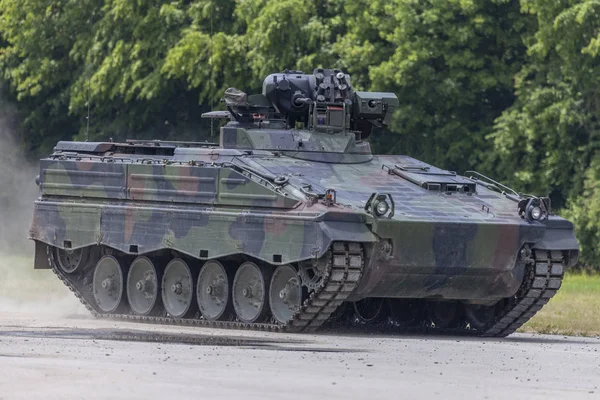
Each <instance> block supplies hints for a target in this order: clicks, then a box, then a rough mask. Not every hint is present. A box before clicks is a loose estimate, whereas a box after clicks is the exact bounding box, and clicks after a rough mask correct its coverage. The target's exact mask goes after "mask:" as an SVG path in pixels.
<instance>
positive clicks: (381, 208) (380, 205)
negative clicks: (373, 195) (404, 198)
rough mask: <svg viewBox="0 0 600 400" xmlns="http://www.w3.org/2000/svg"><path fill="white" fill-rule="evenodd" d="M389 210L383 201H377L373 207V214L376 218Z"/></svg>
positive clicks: (388, 206)
mask: <svg viewBox="0 0 600 400" xmlns="http://www.w3.org/2000/svg"><path fill="white" fill-rule="evenodd" d="M389 209H390V205H389V204H388V203H387V201H385V200H379V201H378V202H377V204H376V205H375V214H377V216H378V217H381V216H384V215H385V214H387V212H388V211H389Z"/></svg>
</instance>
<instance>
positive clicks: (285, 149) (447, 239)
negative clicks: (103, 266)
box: [30, 69, 579, 334]
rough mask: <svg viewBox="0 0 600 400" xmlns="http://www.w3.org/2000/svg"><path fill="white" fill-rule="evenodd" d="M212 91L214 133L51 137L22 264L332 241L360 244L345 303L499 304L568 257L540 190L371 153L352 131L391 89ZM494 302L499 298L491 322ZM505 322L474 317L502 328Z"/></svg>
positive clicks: (281, 261) (216, 256) (229, 255)
mask: <svg viewBox="0 0 600 400" xmlns="http://www.w3.org/2000/svg"><path fill="white" fill-rule="evenodd" d="M225 102H226V104H227V108H228V111H227V112H215V113H209V114H208V115H206V116H207V117H209V118H223V117H225V118H227V119H229V122H228V123H227V124H225V125H224V126H223V127H222V128H221V137H220V143H219V144H213V143H179V142H161V141H128V142H126V143H112V142H110V143H77V142H59V143H58V144H57V146H56V147H55V150H54V153H53V154H52V155H50V156H49V157H47V158H45V159H43V160H41V163H40V176H39V187H40V190H41V197H40V198H39V199H38V201H37V202H36V203H35V210H34V216H33V222H32V226H31V230H30V237H31V239H33V240H35V241H36V268H50V267H51V266H52V265H51V264H52V257H47V253H48V251H47V250H46V248H47V246H50V248H51V249H55V250H56V251H63V252H65V251H66V252H73V251H76V250H78V249H85V248H92V247H95V248H105V249H110V251H111V252H112V253H111V254H119V255H122V256H123V257H125V258H126V257H129V256H130V257H132V258H134V257H139V256H141V255H149V256H151V255H153V254H163V253H164V252H165V251H169V252H171V253H174V254H177V255H178V256H180V257H185V258H186V259H188V260H190V264H194V266H193V267H192V268H195V269H199V268H200V267H201V266H202V265H203V263H204V262H206V261H207V260H232V259H236V260H251V261H253V262H255V263H260V264H261V265H263V266H265V268H267V269H268V268H272V269H275V268H277V266H280V265H291V266H293V267H294V268H295V269H297V270H298V271H300V270H302V265H303V263H306V262H312V263H313V264H315V263H318V260H323V259H326V258H328V257H330V256H329V255H328V254H329V253H330V252H331V251H333V252H334V257H336V256H335V254H337V253H335V247H334V244H335V243H346V245H345V246H346V247H345V249H346V253H347V254H350V253H352V250H353V249H358V247H355V246H357V245H358V246H360V249H361V252H362V253H361V254H362V256H361V257H363V260H362V261H361V263H362V266H361V267H360V268H361V270H360V279H358V280H357V281H356V284H355V285H354V286H352V290H351V291H350V292H349V293H348V294H347V296H345V297H344V298H343V300H344V301H346V302H349V301H351V302H360V301H362V300H363V299H374V298H375V299H422V300H427V301H429V302H430V304H437V302H439V301H456V303H457V304H466V305H469V304H476V305H486V306H489V305H494V304H500V303H502V304H504V305H503V307H504V306H505V305H506V304H508V303H511V302H512V303H515V304H517V303H518V301H517V300H515V299H516V297H518V296H521V298H522V297H523V296H525V295H524V294H523V293H532V291H533V290H534V289H535V287H536V284H538V285H539V282H540V279H541V276H542V275H543V273H540V272H539V265H540V262H542V263H543V262H546V263H547V265H548V266H549V267H548V268H547V273H546V275H545V276H546V278H547V280H546V281H544V282H545V286H544V287H543V288H538V289H540V299H541V298H542V297H543V298H544V299H547V298H549V297H551V295H552V294H554V293H555V290H554V289H558V288H554V287H552V285H555V284H554V283H553V282H554V281H553V280H552V279H554V278H552V277H553V276H554V277H556V276H560V277H561V276H562V269H561V270H560V271H558V267H556V266H555V264H557V265H559V264H560V265H561V268H564V267H566V266H569V265H573V264H574V263H576V261H577V258H578V254H579V250H578V243H577V240H576V238H575V236H574V233H573V225H572V224H571V223H570V222H568V221H566V220H564V219H562V218H560V217H558V216H555V215H553V214H552V213H551V209H550V202H549V199H546V198H538V197H533V196H523V195H519V194H517V193H515V192H514V191H512V190H510V189H509V188H506V187H504V186H502V185H501V184H499V183H497V182H494V181H492V180H491V179H489V178H486V177H484V176H482V175H480V174H477V173H475V172H471V173H466V174H465V175H464V176H460V175H458V174H456V173H454V172H450V171H445V170H442V169H439V168H436V167H434V166H432V165H429V164H426V163H424V162H421V161H419V160H416V159H414V158H411V157H409V156H405V155H373V154H372V153H371V149H370V145H369V143H368V141H366V138H367V137H368V135H369V134H370V132H371V129H372V127H373V126H386V125H387V124H388V123H389V121H390V118H391V115H392V113H393V112H394V110H395V107H396V106H397V104H398V101H397V98H396V97H395V95H393V94H390V93H366V92H354V91H353V90H352V87H351V85H350V77H349V76H348V75H345V74H343V73H342V72H340V71H331V70H323V69H319V70H316V71H315V72H314V74H312V75H305V74H302V73H301V72H296V71H286V72H284V73H280V74H273V75H270V76H269V77H267V78H266V80H265V83H264V85H263V93H262V95H254V96H245V95H244V94H243V93H241V92H239V91H228V93H226V99H225ZM352 244H356V245H352ZM341 248H342V247H340V249H341ZM332 249H333V250H332ZM161 252H162V253H161ZM347 259H348V260H350V261H348V262H349V263H350V264H352V261H351V260H352V259H351V258H347ZM128 260H131V259H128ZM194 260H195V261H194ZM553 263H555V264H553ZM342 264H343V263H342ZM350 264H349V265H350ZM333 265H334V268H335V266H336V264H335V262H333ZM350 266H351V265H350ZM232 268H233V269H234V270H235V267H232ZM532 269H534V270H535V271H534V272H531V271H532ZM542 269H543V268H542ZM540 274H541V275H540ZM300 278H302V279H301V280H306V277H305V275H302V274H300ZM300 278H299V279H300ZM325 278H326V277H324V279H325ZM528 279H531V282H530V283H526V281H527V282H528ZM536 279H537V281H536ZM536 282H538V283H536ZM302 283H303V286H307V285H306V284H305V283H306V282H304V281H303V282H302ZM309 286H310V285H309ZM524 287H525V289H527V290H526V291H524V290H525V289H524ZM532 288H533V289H532ZM325 290H326V289H325ZM535 290H537V289H535ZM553 290H554V291H553ZM527 296H529V294H527ZM519 301H520V300H519ZM545 301H547V300H545ZM340 302H341V301H340ZM505 303H506V304H505ZM512 303H511V304H512ZM541 303H542V301H541V300H540V301H538V300H537V299H536V303H535V304H541ZM518 304H521V303H518ZM521 305H522V304H521ZM542 305H543V304H542ZM530 306H531V304H530V305H528V307H530ZM534 306H535V305H534ZM433 307H434V308H435V307H437V306H433ZM498 307H500V306H497V308H498ZM430 308H431V307H430ZM539 308H541V305H540V307H539ZM539 308H536V309H533V313H535V311H537V309H539ZM425 309H427V307H425ZM503 310H504V308H503ZM530 311H531V310H530ZM507 312H508V311H507ZM507 312H505V311H497V315H496V317H497V318H498V321H500V322H499V323H502V324H504V320H503V319H502V318H505V319H506V318H507V317H505V315H508V314H507ZM513 312H514V311H513ZM434 313H435V312H434ZM502 313H504V314H502ZM327 315H329V314H327ZM467 315H469V314H468V313H467ZM522 315H524V314H523V313H521V314H519V318H521V319H523V316H522ZM433 320H435V318H433ZM506 321H508V320H506ZM515 321H517V319H515ZM519 321H520V320H519ZM509 322H510V321H509ZM509 322H506V327H499V325H498V326H496V325H495V326H493V327H492V328H489V327H488V328H489V329H488V328H486V329H488V331H487V332H488V333H490V334H496V331H497V334H507V332H508V333H510V332H509V329H508V326H512V325H514V324H516V323H517V322H510V323H509ZM435 324H436V323H435V322H434V325H435ZM437 324H438V325H441V324H440V323H439V322H438V323H437ZM473 325H474V324H473V323H472V324H471V326H473ZM490 329H491V330H490ZM515 329H516V328H515Z"/></svg>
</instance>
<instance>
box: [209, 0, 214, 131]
mask: <svg viewBox="0 0 600 400" xmlns="http://www.w3.org/2000/svg"><path fill="white" fill-rule="evenodd" d="M214 6H215V5H214V3H213V4H211V7H210V58H209V60H210V91H209V92H210V94H209V96H210V111H211V112H213V111H214V108H215V101H214V86H213V85H214V82H213V81H214V78H215V77H214V68H213V8H214ZM214 121H215V119H214V118H211V119H210V137H213V136H214V132H215V130H214V125H215V123H214Z"/></svg>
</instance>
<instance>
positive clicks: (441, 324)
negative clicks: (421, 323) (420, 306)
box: [427, 301, 458, 328]
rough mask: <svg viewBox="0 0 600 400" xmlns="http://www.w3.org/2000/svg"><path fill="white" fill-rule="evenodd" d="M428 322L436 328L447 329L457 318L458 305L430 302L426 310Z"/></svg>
mask: <svg viewBox="0 0 600 400" xmlns="http://www.w3.org/2000/svg"><path fill="white" fill-rule="evenodd" d="M427 311H428V312H427V314H428V316H429V320H430V321H431V323H433V325H435V327H436V328H449V327H451V326H453V325H454V323H455V322H456V320H457V316H458V304H457V303H456V302H455V301H432V302H430V303H429V307H428V310H427Z"/></svg>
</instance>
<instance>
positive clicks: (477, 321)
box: [465, 304, 496, 330]
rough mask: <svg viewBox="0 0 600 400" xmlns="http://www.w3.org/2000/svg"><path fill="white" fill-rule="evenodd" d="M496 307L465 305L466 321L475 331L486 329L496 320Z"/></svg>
mask: <svg viewBox="0 0 600 400" xmlns="http://www.w3.org/2000/svg"><path fill="white" fill-rule="evenodd" d="M495 316H496V307H494V306H486V305H482V304H465V319H466V321H467V323H468V324H469V325H470V326H471V328H473V329H477V330H479V329H484V328H485V327H486V326H488V325H489V324H490V322H492V321H493V320H494V317H495Z"/></svg>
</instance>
